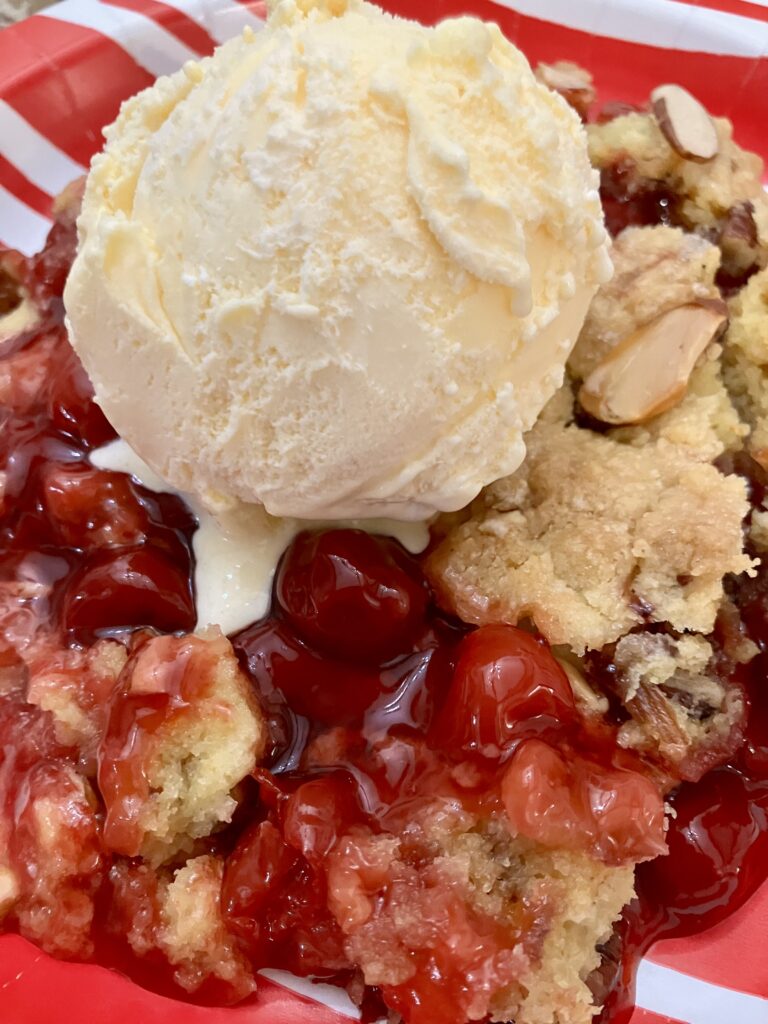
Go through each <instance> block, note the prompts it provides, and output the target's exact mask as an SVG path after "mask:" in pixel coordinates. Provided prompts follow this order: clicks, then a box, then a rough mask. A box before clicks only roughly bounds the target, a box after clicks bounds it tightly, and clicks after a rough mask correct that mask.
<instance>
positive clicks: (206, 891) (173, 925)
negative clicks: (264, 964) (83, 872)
mask: <svg viewBox="0 0 768 1024" xmlns="http://www.w3.org/2000/svg"><path fill="white" fill-rule="evenodd" d="M223 874H224V862H223V860H222V859H221V858H220V857H216V856H212V855H202V856H200V857H194V858H193V859H191V860H188V861H187V863H186V864H184V865H183V867H180V868H178V869H177V870H176V871H174V872H170V871H168V870H161V871H153V870H151V869H149V868H147V867H146V866H145V865H142V864H136V863H129V862H126V861H121V862H118V863H117V864H116V865H115V866H114V867H113V868H112V870H111V872H110V881H111V883H112V887H113V893H114V899H115V911H114V912H115V914H116V915H117V917H118V918H119V919H124V920H123V921H122V923H123V924H124V930H125V931H126V933H127V936H128V942H129V943H130V945H131V948H132V949H133V951H134V952H135V953H136V954H137V956H140V957H144V956H147V955H149V954H151V953H153V952H157V951H159V952H161V953H162V954H163V955H164V956H165V957H166V959H167V960H168V962H169V963H170V964H171V966H172V967H173V968H174V978H175V980H176V982H177V983H178V984H179V985H180V986H181V987H182V988H183V989H185V991H187V992H196V991H197V990H198V989H200V988H201V986H203V985H208V986H211V985H212V984H213V985H215V986H216V987H217V988H218V990H219V991H222V990H223V991H224V992H225V994H226V996H227V998H228V999H243V998H245V996H247V995H248V994H249V993H250V992H252V991H253V990H254V989H255V987H256V980H255V978H254V977H253V972H252V970H251V968H250V966H249V964H248V961H247V960H246V958H245V957H244V956H243V954H242V953H241V952H240V950H239V949H238V948H237V945H236V942H235V939H234V937H233V936H232V935H231V934H230V933H229V932H228V931H227V928H226V925H225V923H224V920H223V917H222V913H221V882H222V877H223Z"/></svg>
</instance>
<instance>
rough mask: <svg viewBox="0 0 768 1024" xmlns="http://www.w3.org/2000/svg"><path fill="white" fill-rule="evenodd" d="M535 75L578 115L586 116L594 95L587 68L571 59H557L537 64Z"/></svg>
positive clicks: (590, 76)
mask: <svg viewBox="0 0 768 1024" xmlns="http://www.w3.org/2000/svg"><path fill="white" fill-rule="evenodd" d="M536 77H537V78H538V80H539V81H540V82H543V83H544V85H546V86H547V87H548V88H550V89H554V91H555V92H559V93H560V95H561V96H562V97H563V99H564V100H565V101H566V102H567V103H568V104H570V106H572V107H573V108H574V110H575V111H576V112H577V113H578V114H579V116H580V117H582V118H586V116H587V111H588V110H589V107H590V104H592V103H593V102H594V99H595V95H596V93H595V88H594V86H593V85H592V75H590V73H589V72H588V71H587V70H585V69H584V68H582V67H580V66H579V65H578V64H573V63H571V61H568V60H559V61H557V63H555V64H543V63H542V64H538V65H537V66H536Z"/></svg>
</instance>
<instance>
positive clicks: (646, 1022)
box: [629, 1007, 685, 1024]
mask: <svg viewBox="0 0 768 1024" xmlns="http://www.w3.org/2000/svg"><path fill="white" fill-rule="evenodd" d="M629 1024H685V1022H684V1021H679V1020H676V1019H675V1018H674V1017H665V1016H664V1015H663V1014H661V1013H654V1012H653V1010H643V1009H642V1008H640V1007H638V1008H637V1009H636V1010H635V1011H634V1013H633V1014H632V1017H631V1018H630V1021H629Z"/></svg>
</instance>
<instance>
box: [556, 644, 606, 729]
mask: <svg viewBox="0 0 768 1024" xmlns="http://www.w3.org/2000/svg"><path fill="white" fill-rule="evenodd" d="M555 661H556V662H557V663H558V664H559V665H560V668H561V669H562V670H563V672H565V674H566V675H567V676H568V682H569V683H570V684H571V690H572V691H573V696H574V699H575V701H576V704H577V705H578V708H579V710H580V711H581V713H582V714H584V715H587V716H590V717H602V716H603V715H607V714H608V709H609V705H608V698H607V697H606V696H605V694H604V693H598V692H597V690H593V689H592V687H591V686H590V684H589V683H588V682H587V680H586V677H585V675H584V673H583V672H582V671H581V669H580V668H578V667H577V666H576V665H574V664H573V662H572V661H569V660H568V659H567V658H559V657H557V656H555Z"/></svg>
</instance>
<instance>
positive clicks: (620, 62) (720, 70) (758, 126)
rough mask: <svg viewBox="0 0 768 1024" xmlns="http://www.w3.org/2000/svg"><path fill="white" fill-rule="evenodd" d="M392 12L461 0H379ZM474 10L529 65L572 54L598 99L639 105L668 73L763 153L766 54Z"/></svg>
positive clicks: (422, 14) (432, 18)
mask: <svg viewBox="0 0 768 1024" xmlns="http://www.w3.org/2000/svg"><path fill="white" fill-rule="evenodd" d="M383 6H384V7H386V8H387V10H389V11H391V12H392V13H394V14H400V15H403V16H404V17H407V18H415V17H417V16H418V17H419V19H420V20H423V21H424V22H427V23H429V24H434V23H435V22H437V21H440V20H441V19H442V18H448V17H457V16H459V15H461V14H464V13H465V12H466V9H467V4H466V0H434V2H433V3H432V4H430V7H429V13H428V14H427V12H426V11H424V10H423V8H421V7H420V6H419V5H418V2H417V0H384V3H383ZM472 9H473V13H475V14H476V15H477V16H479V17H481V18H484V19H485V20H487V21H495V22H497V24H498V25H499V27H500V28H501V30H502V31H503V32H504V34H505V35H506V36H507V37H508V38H509V39H511V40H512V41H513V42H514V43H516V45H517V46H519V47H520V49H521V50H522V51H523V52H524V53H525V55H526V56H527V57H528V59H529V60H530V61H531V63H533V64H535V63H536V62H538V61H540V60H543V61H554V60H562V59H567V60H574V61H576V62H577V63H579V64H582V65H583V66H584V67H585V68H588V69H590V70H591V71H593V73H594V75H595V85H596V87H597V89H598V92H599V96H600V99H601V100H603V101H605V100H613V99H623V100H628V101H629V102H634V103H643V102H645V101H646V100H647V99H648V96H649V94H650V92H651V89H653V88H654V86H656V85H658V84H659V83H660V82H668V81H669V80H670V78H672V79H673V80H674V81H677V82H680V83H681V84H683V85H685V86H686V87H687V88H688V89H690V90H691V91H692V92H693V93H695V95H696V96H698V97H699V99H700V100H701V101H702V102H703V103H704V104H705V106H706V107H707V108H708V109H709V110H711V111H712V112H713V113H714V114H718V115H724V116H726V117H730V118H731V120H732V121H733V123H734V127H735V130H736V132H735V133H736V138H737V140H738V141H739V143H740V144H741V145H742V146H744V147H745V148H747V149H752V150H754V151H755V152H758V153H761V154H762V155H763V156H768V138H767V137H766V132H765V124H766V121H768V60H760V61H757V60H751V59H750V58H746V57H731V56H713V55H712V54H707V53H690V52H681V51H678V50H669V49H662V48H661V47H655V46H643V45H641V44H639V43H628V42H625V41H624V40H621V39H608V38H606V37H604V36H595V35H591V34H590V33H589V32H581V31H578V30H576V29H572V28H564V27H563V26H562V25H555V24H553V23H551V22H548V21H543V20H540V19H538V18H530V17H528V16H527V15H522V14H519V13H518V12H517V11H511V10H509V9H508V8H506V7H501V6H499V5H498V4H495V3H492V2H491V0H473V3H472Z"/></svg>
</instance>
